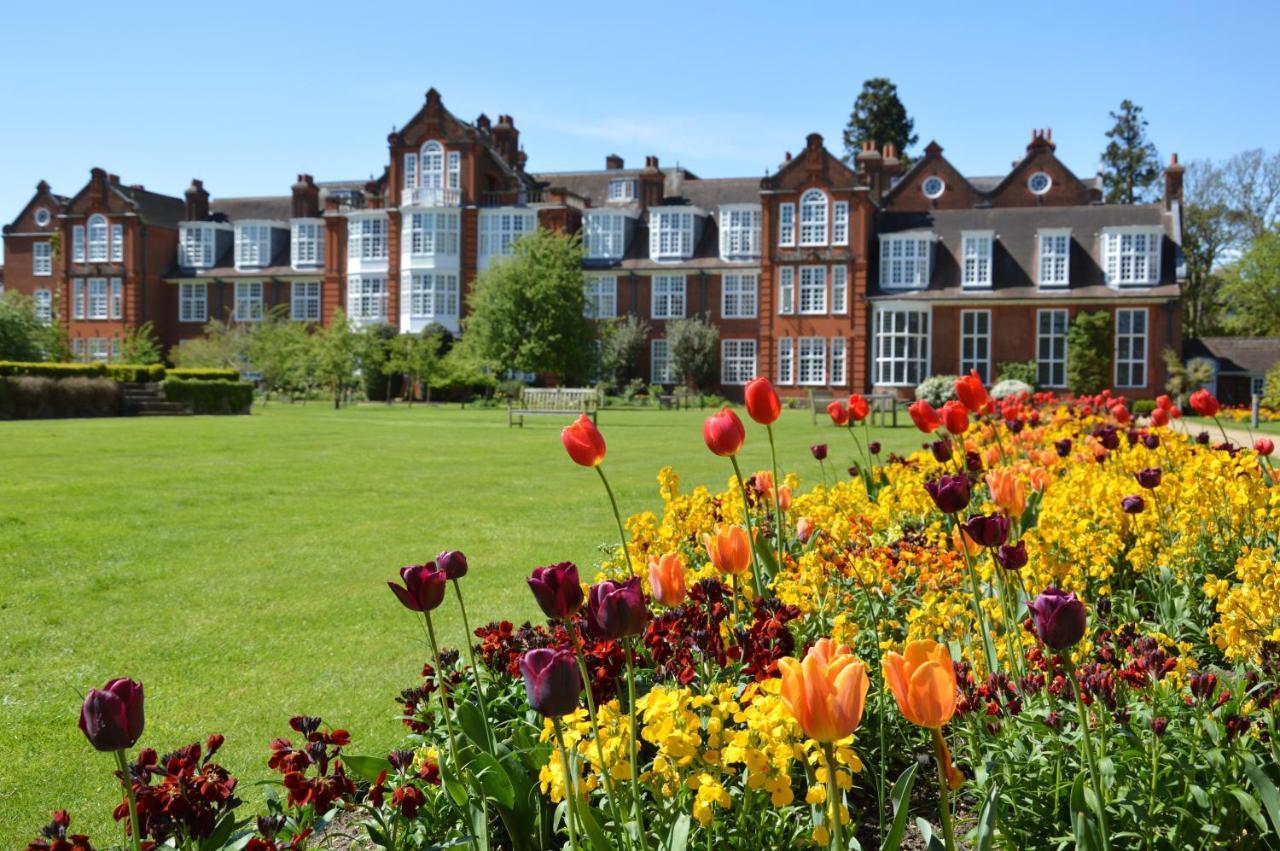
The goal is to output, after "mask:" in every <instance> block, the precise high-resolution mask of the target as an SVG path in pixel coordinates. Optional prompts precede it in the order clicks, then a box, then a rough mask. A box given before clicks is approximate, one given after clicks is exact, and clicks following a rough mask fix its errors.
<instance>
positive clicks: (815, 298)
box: [797, 266, 827, 316]
mask: <svg viewBox="0 0 1280 851" xmlns="http://www.w3.org/2000/svg"><path fill="white" fill-rule="evenodd" d="M799 278H800V280H799V287H798V288H797V294H798V296H799V308H800V315H802V316H820V315H822V314H825V313H826V312H827V267H826V266H801V267H800V275H799Z"/></svg>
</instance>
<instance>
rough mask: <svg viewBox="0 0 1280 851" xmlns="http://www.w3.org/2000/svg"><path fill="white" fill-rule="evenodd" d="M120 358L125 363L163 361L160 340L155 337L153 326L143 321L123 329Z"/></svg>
mask: <svg viewBox="0 0 1280 851" xmlns="http://www.w3.org/2000/svg"><path fill="white" fill-rule="evenodd" d="M120 359H121V360H123V361H124V362H125V363H163V362H164V356H163V355H162V354H161V353H160V341H159V340H157V339H156V333H155V326H154V325H153V324H152V323H150V322H143V323H142V324H141V325H139V326H138V327H137V328H130V329H128V330H126V331H125V335H124V338H123V339H122V340H121V341H120Z"/></svg>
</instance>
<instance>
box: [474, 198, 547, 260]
mask: <svg viewBox="0 0 1280 851" xmlns="http://www.w3.org/2000/svg"><path fill="white" fill-rule="evenodd" d="M534 227H535V224H534V214H533V211H532V210H521V211H518V212H516V211H510V210H504V211H499V210H481V211H480V267H481V268H485V267H486V266H487V265H488V260H489V258H491V257H510V256H511V254H512V252H513V249H512V246H513V245H514V244H515V241H516V240H517V239H519V238H520V237H522V236H524V235H525V234H528V233H532V232H533V229H534Z"/></svg>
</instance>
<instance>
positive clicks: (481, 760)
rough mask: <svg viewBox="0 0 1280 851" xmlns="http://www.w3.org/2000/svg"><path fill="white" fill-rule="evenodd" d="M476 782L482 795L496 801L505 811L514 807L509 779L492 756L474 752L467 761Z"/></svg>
mask: <svg viewBox="0 0 1280 851" xmlns="http://www.w3.org/2000/svg"><path fill="white" fill-rule="evenodd" d="M467 767H468V768H470V769H471V773H472V775H473V776H474V777H475V779H476V782H478V783H479V784H480V788H481V790H482V791H483V792H484V794H485V795H486V796H487V797H489V798H492V799H493V800H495V801H497V802H498V803H499V804H501V805H502V806H504V807H506V808H507V809H512V808H514V807H515V803H516V790H515V788H514V787H513V786H512V785H511V778H509V777H507V772H506V771H505V770H503V768H502V765H501V764H500V763H499V762H498V760H497V759H496V758H494V756H493V754H490V753H487V752H485V751H475V752H474V753H473V754H472V755H471V758H470V759H469V760H468V761H467Z"/></svg>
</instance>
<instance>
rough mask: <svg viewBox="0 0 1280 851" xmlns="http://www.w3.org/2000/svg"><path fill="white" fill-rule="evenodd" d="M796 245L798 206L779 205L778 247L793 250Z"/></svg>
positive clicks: (790, 204) (788, 203)
mask: <svg viewBox="0 0 1280 851" xmlns="http://www.w3.org/2000/svg"><path fill="white" fill-rule="evenodd" d="M795 244H796V205H795V204H792V203H791V202H789V201H788V202H787V203H785V204H779V205H778V245H780V246H782V247H783V248H793V247H794V246H795Z"/></svg>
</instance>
